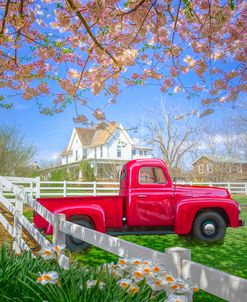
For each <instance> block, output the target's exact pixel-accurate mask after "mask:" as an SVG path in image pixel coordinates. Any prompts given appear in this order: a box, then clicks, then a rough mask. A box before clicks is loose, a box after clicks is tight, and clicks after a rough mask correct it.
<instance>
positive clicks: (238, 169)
mask: <svg viewBox="0 0 247 302" xmlns="http://www.w3.org/2000/svg"><path fill="white" fill-rule="evenodd" d="M237 172H238V173H243V168H242V165H241V164H239V165H237Z"/></svg>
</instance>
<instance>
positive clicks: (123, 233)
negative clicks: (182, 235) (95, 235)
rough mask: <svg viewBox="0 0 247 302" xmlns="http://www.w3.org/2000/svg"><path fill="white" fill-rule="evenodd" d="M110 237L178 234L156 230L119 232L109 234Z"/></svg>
mask: <svg viewBox="0 0 247 302" xmlns="http://www.w3.org/2000/svg"><path fill="white" fill-rule="evenodd" d="M107 234H108V235H111V236H122V235H168V234H176V233H175V232H174V231H171V230H155V231H123V232H121V231H119V232H115V231H113V232H111V231H109V232H107Z"/></svg>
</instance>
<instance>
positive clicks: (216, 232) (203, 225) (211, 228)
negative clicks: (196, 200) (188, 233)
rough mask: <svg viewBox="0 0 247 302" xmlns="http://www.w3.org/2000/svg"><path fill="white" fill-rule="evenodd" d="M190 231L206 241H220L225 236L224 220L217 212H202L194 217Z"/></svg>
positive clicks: (197, 237)
mask: <svg viewBox="0 0 247 302" xmlns="http://www.w3.org/2000/svg"><path fill="white" fill-rule="evenodd" d="M192 233H193V236H194V237H195V238H196V239H199V240H203V241H207V242H216V241H220V240H222V239H224V237H225V233H226V222H225V220H224V218H223V217H222V216H221V215H220V214H219V213H217V212H213V211H209V212H203V213H200V214H199V215H198V216H197V217H196V218H195V220H194V224H193V231H192Z"/></svg>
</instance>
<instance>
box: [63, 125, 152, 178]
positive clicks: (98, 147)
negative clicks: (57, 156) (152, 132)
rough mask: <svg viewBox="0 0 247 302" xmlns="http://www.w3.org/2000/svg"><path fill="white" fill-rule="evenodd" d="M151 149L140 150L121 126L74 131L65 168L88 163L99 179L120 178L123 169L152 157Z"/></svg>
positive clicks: (65, 152) (102, 126) (64, 152)
mask: <svg viewBox="0 0 247 302" xmlns="http://www.w3.org/2000/svg"><path fill="white" fill-rule="evenodd" d="M152 150H153V149H152V148H149V147H144V146H137V145H136V144H135V143H134V142H133V140H132V138H131V137H130V136H129V134H128V133H127V132H126V130H125V129H124V128H123V126H122V125H121V124H117V123H106V122H102V123H99V124H97V125H95V126H94V127H91V128H74V129H73V131H72V135H71V138H70V141H69V144H68V146H67V148H66V149H65V150H64V151H63V152H62V153H61V161H62V165H75V164H76V163H77V164H79V163H80V162H81V161H85V160H87V161H89V162H90V163H91V167H93V168H94V172H95V176H96V177H97V178H98V179H99V178H101V179H102V178H111V179H116V178H118V174H119V171H120V170H121V167H122V165H123V164H124V163H125V162H127V161H129V160H131V159H137V158H150V157H152Z"/></svg>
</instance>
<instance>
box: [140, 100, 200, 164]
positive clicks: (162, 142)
mask: <svg viewBox="0 0 247 302" xmlns="http://www.w3.org/2000/svg"><path fill="white" fill-rule="evenodd" d="M146 111H147V113H148V116H149V118H148V120H147V123H146V130H147V131H146V132H147V136H146V140H147V142H148V143H149V144H151V145H154V146H155V147H156V148H157V149H158V153H159V154H160V155H161V156H162V158H163V159H164V161H165V162H166V164H167V167H168V168H173V169H174V168H177V167H182V166H183V165H184V160H185V158H186V157H188V156H190V153H191V152H192V151H193V150H194V149H195V148H196V147H197V146H198V139H196V134H197V133H198V127H197V125H192V123H191V121H190V123H189V121H188V120H185V119H182V120H178V121H176V120H175V119H174V113H172V110H169V109H166V108H165V105H164V103H163V102H162V103H161V106H160V108H159V109H157V110H154V109H151V108H146Z"/></svg>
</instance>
